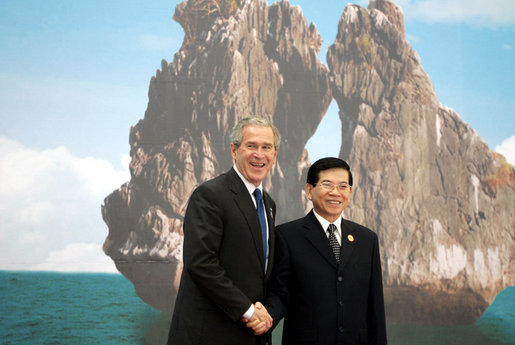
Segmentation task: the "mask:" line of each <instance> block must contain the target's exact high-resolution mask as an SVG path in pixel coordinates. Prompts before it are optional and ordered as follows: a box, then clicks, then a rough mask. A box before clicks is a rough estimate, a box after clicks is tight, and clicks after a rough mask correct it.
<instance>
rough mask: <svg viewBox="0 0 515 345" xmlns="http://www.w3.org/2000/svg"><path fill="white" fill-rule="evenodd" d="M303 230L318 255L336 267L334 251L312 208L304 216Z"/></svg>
mask: <svg viewBox="0 0 515 345" xmlns="http://www.w3.org/2000/svg"><path fill="white" fill-rule="evenodd" d="M303 231H304V235H305V236H306V238H307V239H308V241H309V242H311V244H312V245H313V246H314V247H315V248H316V250H317V251H318V252H319V253H320V255H322V256H323V257H324V258H325V259H326V260H327V261H328V262H329V263H330V264H331V265H332V266H334V267H335V268H337V267H338V262H337V261H336V258H335V257H334V253H333V251H332V249H331V246H330V245H329V241H328V240H327V236H326V234H325V231H324V229H322V226H321V225H320V223H319V221H318V219H316V217H315V214H314V213H313V210H311V212H309V213H308V214H307V215H306V217H304V226H303Z"/></svg>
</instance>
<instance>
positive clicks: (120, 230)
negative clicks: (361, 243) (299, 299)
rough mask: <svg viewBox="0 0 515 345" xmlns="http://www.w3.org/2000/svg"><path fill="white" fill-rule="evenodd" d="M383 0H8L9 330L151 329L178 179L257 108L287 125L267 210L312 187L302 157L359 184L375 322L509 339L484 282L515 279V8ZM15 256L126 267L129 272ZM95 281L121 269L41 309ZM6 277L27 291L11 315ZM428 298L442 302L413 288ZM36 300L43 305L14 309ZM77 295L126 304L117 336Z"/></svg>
mask: <svg viewBox="0 0 515 345" xmlns="http://www.w3.org/2000/svg"><path fill="white" fill-rule="evenodd" d="M210 3H217V4H218V5H220V4H221V5H224V6H225V7H223V6H222V7H219V9H218V10H217V9H216V6H214V7H209V5H210ZM378 3H379V5H378ZM380 3H381V2H375V3H373V4H371V8H370V9H366V6H367V3H358V5H361V6H363V7H358V6H349V7H345V4H344V3H341V2H339V1H327V2H324V6H320V5H319V4H318V5H317V4H316V3H315V2H309V1H291V2H290V3H289V4H288V3H284V2H283V3H279V4H272V3H269V4H268V5H271V7H270V8H268V6H267V4H266V2H263V1H254V2H247V1H242V2H238V1H233V2H230V1H222V2H216V1H204V2H199V4H201V5H202V6H198V7H195V6H194V3H193V2H192V3H190V4H183V5H181V6H182V7H179V8H178V9H177V10H175V7H176V5H177V4H178V2H153V3H152V4H150V5H149V4H145V3H143V2H141V3H140V2H137V1H131V2H128V3H125V2H120V3H117V2H109V4H104V3H101V2H98V3H95V2H93V3H91V2H88V3H84V4H81V3H75V4H69V3H67V2H60V1H53V2H47V3H45V4H44V5H43V4H36V3H32V2H30V1H27V2H14V1H7V2H3V3H2V5H0V6H1V7H2V8H1V9H2V11H0V12H1V13H2V14H0V16H1V17H0V18H1V22H0V30H1V33H2V34H1V35H0V36H1V38H0V42H1V46H2V53H1V55H0V56H2V61H3V63H2V64H1V67H0V68H1V70H0V73H1V74H2V78H1V81H0V87H1V88H2V96H0V97H2V102H0V114H1V115H0V116H2V117H3V121H2V123H3V125H2V127H1V129H0V130H1V132H0V150H2V153H3V155H2V157H3V158H4V159H3V161H2V164H1V165H0V175H1V177H2V180H3V181H4V183H3V184H2V187H1V188H0V193H1V196H2V197H1V198H0V200H1V201H0V202H1V207H0V212H1V217H0V222H1V223H0V224H1V226H0V236H2V239H3V241H2V248H1V253H0V269H3V270H5V271H6V272H3V273H5V275H4V276H3V277H2V279H3V280H4V281H5V282H6V284H3V285H2V286H8V287H9V289H5V290H3V291H2V295H1V298H2V305H3V306H7V308H2V309H3V310H4V314H3V315H2V319H5V320H9V323H5V325H9V327H7V326H2V333H4V335H5V337H4V338H5V339H12V340H8V341H12V343H20V342H22V341H29V339H31V336H30V334H31V332H32V336H33V337H34V336H38V337H42V339H46V338H45V337H43V336H50V335H49V334H48V330H47V329H48V327H45V326H48V325H47V324H46V323H45V322H47V321H45V320H48V319H49V318H52V319H53V318H57V319H64V320H65V321H63V322H64V326H62V325H61V326H59V325H53V326H52V327H53V328H57V329H59V330H60V332H57V333H58V334H57V336H58V337H61V338H62V339H66V337H67V336H68V335H69V333H75V332H73V331H69V330H68V331H67V329H72V330H73V329H76V328H77V329H82V328H83V327H85V325H87V326H86V329H88V330H89V332H90V333H86V334H87V336H86V337H85V338H86V339H87V338H89V339H91V337H94V336H99V337H100V336H101V337H102V338H103V339H106V338H105V337H109V336H111V338H109V339H111V340H110V342H111V343H118V342H120V343H123V341H120V339H123V337H129V336H130V338H126V339H125V342H127V341H134V343H140V342H141V341H143V340H142V339H146V340H145V341H146V342H147V343H160V342H161V341H162V335H163V334H164V333H163V329H166V327H167V315H169V314H168V313H169V312H170V310H171V308H172V306H173V298H174V290H175V289H176V286H177V283H178V282H177V280H176V279H175V281H174V277H175V278H176V277H177V271H178V270H180V244H181V236H180V225H181V223H180V217H181V210H183V207H184V205H185V202H186V201H187V195H188V192H189V191H191V188H193V187H194V185H195V184H196V183H200V182H201V181H202V180H204V179H206V178H208V177H210V176H213V175H214V174H216V173H219V172H221V171H223V170H225V169H227V167H228V166H230V160H229V158H230V157H229V153H228V150H227V144H228V142H227V141H226V140H225V139H226V137H225V134H226V133H227V130H228V129H229V128H230V127H231V125H232V123H234V121H235V119H236V118H238V117H241V116H243V115H245V114H246V113H248V112H254V113H256V112H257V113H260V114H262V115H263V116H268V117H271V118H273V119H274V122H276V124H277V125H278V126H279V128H280V130H281V132H282V133H283V137H284V138H285V140H286V141H285V142H283V143H282V147H281V151H280V152H281V156H280V157H279V158H280V159H279V163H278V166H277V168H276V169H275V171H274V174H273V176H272V178H271V179H270V181H269V188H270V189H271V190H272V192H273V193H274V198H275V199H276V200H278V201H279V205H283V207H284V208H285V209H287V211H285V212H283V213H282V214H281V216H280V217H281V221H284V220H287V219H289V218H293V217H294V216H298V215H299V214H301V213H302V212H303V211H304V209H305V208H306V207H308V206H309V205H306V204H305V203H304V200H303V197H302V194H301V192H300V188H298V187H299V186H300V187H301V186H302V185H303V183H302V179H303V175H302V174H303V172H304V171H305V168H306V166H307V165H309V162H310V161H314V160H316V159H317V158H320V157H323V156H327V155H334V156H338V155H339V156H341V157H342V158H344V159H346V160H349V161H350V163H351V167H352V168H353V170H354V171H355V173H356V175H357V177H358V179H357V183H358V185H357V191H358V193H356V195H355V196H354V199H353V204H352V205H353V207H351V208H350V210H349V214H348V216H349V217H350V218H352V219H355V220H357V221H360V222H362V223H366V224H368V225H369V226H370V227H371V228H373V229H376V231H377V232H378V235H379V236H380V238H381V243H382V257H383V267H385V268H386V270H385V283H386V287H387V296H388V298H389V303H390V304H389V310H390V312H389V323H390V326H389V327H390V328H389V330H390V337H391V339H390V340H391V341H392V342H394V343H395V341H397V343H403V341H406V342H409V343H414V342H415V341H414V340H413V339H418V340H416V341H418V342H419V343H423V341H424V340H423V339H432V340H433V342H432V343H436V342H438V341H441V342H442V343H443V340H442V339H452V337H453V336H455V335H454V334H455V333H459V334H460V335H459V337H458V339H461V340H463V341H464V342H463V343H467V344H469V343H471V341H475V340H477V339H479V340H477V341H481V342H480V343H485V341H489V342H491V343H497V342H500V343H502V342H503V341H505V340H506V339H509V336H510V335H513V332H514V331H513V326H512V325H513V322H511V323H510V319H509V317H510V316H509V315H511V316H513V315H512V314H509V312H507V310H510V309H506V310H504V311H503V310H502V308H501V311H499V310H497V309H495V308H494V309H487V308H488V306H490V305H492V306H493V305H495V303H494V304H492V302H494V301H495V300H494V298H495V297H496V296H498V297H499V298H501V299H502V298H506V299H507V300H508V301H510V300H513V298H512V297H511V298H510V297H509V296H513V292H511V295H509V293H510V289H513V288H510V287H509V286H511V285H513V279H514V278H513V270H512V269H511V268H510V267H513V262H512V261H513V258H512V256H511V254H509V253H511V252H513V250H512V249H513V232H514V226H513V225H514V221H513V217H514V214H513V208H512V205H513V162H514V158H513V155H514V149H513V145H514V137H515V136H514V132H515V131H514V124H513V122H514V117H513V114H512V113H513V100H514V99H515V98H514V97H513V96H514V94H513V93H514V90H513V87H511V85H513V78H514V77H513V76H514V75H515V74H514V73H510V72H512V70H513V67H512V66H511V64H509V62H511V61H512V60H513V49H512V47H513V44H514V42H513V37H515V36H514V35H513V18H515V16H514V15H513V14H514V7H513V5H511V4H504V3H502V4H501V3H500V4H498V5H496V6H494V5H492V6H488V7H483V6H480V7H475V6H476V5H473V4H468V3H460V2H452V1H447V2H441V3H440V2H438V1H412V2H410V1H402V2H401V1H399V2H397V4H398V5H400V6H401V7H402V9H403V10H402V11H401V10H400V9H398V8H396V7H395V6H393V7H391V8H390V7H389V8H386V7H381V5H380ZM295 5H300V8H299V7H294V6H295ZM206 6H207V7H206ZM374 6H375V7H374ZM374 8H375V10H373V9H374ZM206 9H207V10H206ZM212 9H215V11H211V10H212ZM216 11H218V12H216ZM174 13H175V20H176V21H177V22H180V23H181V25H182V27H183V28H184V29H181V27H180V26H179V25H178V24H177V23H176V22H173V21H172V20H171V17H172V15H173V14H174ZM213 13H214V14H213ZM265 13H266V15H265ZM310 22H313V23H314V24H315V25H314V26H313V25H310ZM215 29H216V30H215ZM224 35H225V36H224ZM253 38H254V40H253ZM231 40H232V41H231ZM292 41H293V42H292ZM235 42H236V43H238V44H236V43H235ZM162 59H164V61H162ZM156 70H157V71H156ZM244 75H245V76H250V77H249V78H248V79H245V78H243V76H244ZM151 78H152V79H151ZM300 101H304V102H305V103H302V102H300ZM129 133H130V135H129ZM328 138H331V140H328ZM127 144H129V145H127ZM304 148H305V149H306V150H305V151H304ZM493 151H497V152H499V153H501V154H502V155H503V156H504V157H505V158H506V159H507V161H508V163H507V162H506V161H505V160H504V157H502V156H499V155H495V154H494V153H493ZM129 162H130V174H129V169H128V166H129ZM510 163H511V165H510ZM171 166H173V168H172V167H171ZM190 168H193V173H192V174H191V176H188V175H187V174H186V173H185V172H186V171H190V170H191V169H190ZM420 168H422V169H420ZM392 171H394V172H396V173H392ZM127 181H131V183H130V184H124V183H125V182H127ZM122 184H124V185H123V186H122V187H121V188H120V189H118V190H117V191H115V192H114V193H113V194H111V192H112V191H113V190H115V189H117V188H118V187H119V186H120V185H122ZM163 187H165V188H163ZM421 190H422V191H421ZM286 191H288V192H286ZM424 191H426V192H424ZM288 193H293V194H291V195H290V194H288ZM107 195H110V197H108V198H107V199H105V200H104V201H103V199H104V197H106V196H107ZM128 195H132V196H134V197H133V198H132V200H133V201H132V203H128V202H127V200H128V197H127V196H128ZM291 200H293V202H289V201H291ZM456 200H457V201H456ZM371 202H373V205H374V207H373V208H370V207H369V206H368V205H370V204H371ZM100 204H102V216H103V218H104V219H103V220H102V217H101V216H100V212H99V206H100ZM395 205H396V206H395ZM394 206H395V207H394ZM444 210H445V212H444ZM499 214H500V215H502V216H501V217H499ZM103 221H105V223H104V222H103ZM105 224H107V225H108V227H106V225H105ZM108 233H109V235H108ZM156 234H157V235H156ZM106 236H107V239H106ZM406 241H407V242H406ZM396 245H397V246H398V247H396ZM399 247H400V248H399ZM102 248H103V250H102ZM403 249H408V250H409V251H408V252H406V251H403ZM510 250H511V251H510ZM104 252H106V253H107V254H109V255H110V257H111V258H109V257H107V256H106V255H105V254H104ZM112 259H114V262H116V264H117V267H115V265H114V263H113V260H112ZM134 263H136V264H134ZM13 271H38V272H41V271H51V272H110V273H116V272H118V271H121V272H122V273H123V274H124V276H125V277H127V278H128V279H129V280H130V282H129V280H127V279H125V278H124V277H121V276H119V275H118V274H116V275H114V277H115V278H113V279H118V280H116V284H118V285H115V284H114V283H113V282H110V281H109V280H96V279H97V278H98V277H97V276H96V275H94V276H95V277H94V278H93V277H92V276H91V275H78V276H77V275H59V274H57V275H56V274H55V273H53V274H50V273H47V274H43V273H40V274H36V275H33V276H30V275H29V276H27V274H28V273H26V274H23V275H20V274H19V273H17V274H15V273H13ZM100 276H101V278H106V277H111V276H110V275H108V276H104V275H100ZM71 278H73V279H71ZM74 279H75V280H74ZM106 279H108V278H106ZM92 280H95V281H97V282H100V283H98V284H96V285H93V286H96V287H98V286H103V285H109V286H117V287H118V288H117V289H115V290H114V291H112V292H110V294H109V296H105V298H99V301H98V303H99V304H98V305H94V306H91V305H89V304H88V303H90V301H89V295H88V294H86V293H84V292H83V293H80V294H79V295H78V296H76V295H73V294H72V295H71V296H70V299H69V300H71V301H73V303H74V304H73V308H71V310H69V311H66V312H63V309H62V308H57V310H54V311H52V312H50V313H49V314H48V311H49V310H51V309H52V308H49V305H54V306H55V305H59V303H63V300H66V301H67V305H69V303H70V302H69V300H67V299H64V298H63V299H60V298H57V299H56V301H55V302H49V301H53V300H49V299H48V297H47V295H44V294H43V291H46V290H45V289H47V290H48V294H49V295H50V296H54V297H55V296H60V297H62V296H64V294H63V293H62V290H61V289H65V287H66V291H75V292H77V291H81V290H80V288H77V286H79V287H80V286H84V285H85V284H83V283H81V281H82V282H84V281H88V282H90V281H92ZM34 282H38V284H34ZM126 283H127V284H128V285H124V284H126ZM131 283H132V284H134V285H132V284H131ZM77 284H78V285H77ZM34 286H38V287H39V288H38V289H35V290H34V291H32V290H30V288H29V287H31V288H34ZM506 288H507V289H506ZM100 290H101V291H102V292H103V293H105V290H106V289H100ZM471 290H472V293H470V291H471ZM122 291H123V292H122ZM127 291H128V293H129V295H130V296H127V295H126V292H127ZM501 291H502V292H501ZM117 292H118V294H117ZM499 292H501V293H500V294H498V293H499ZM507 294H508V295H507ZM27 296H31V298H33V299H34V301H33V303H29V302H28V299H27ZM121 296H124V297H125V298H121ZM506 296H508V297H506ZM20 297H22V301H24V302H26V303H27V304H28V305H27V306H26V308H27V310H28V312H27V314H23V313H22V314H21V315H16V317H13V316H12V314H13V313H12V311H14V310H19V309H21V307H20V306H21V301H19V300H17V298H18V299H19V298H20ZM406 297H408V298H406ZM113 299H114V300H116V301H117V303H114V304H115V305H116V306H118V308H120V305H122V304H124V302H125V301H129V300H130V301H134V304H130V305H131V306H132V308H133V309H130V308H129V310H126V309H125V310H124V311H122V310H120V309H118V313H117V311H116V310H117V309H116V308H115V307H113V306H112V303H107V301H111V302H112V300H113ZM417 299H418V300H420V299H422V300H427V301H430V302H431V303H430V305H428V304H427V303H424V302H417ZM405 300H408V301H409V303H404V304H403V302H402V301H405ZM442 300H443V301H445V302H446V304H448V303H451V305H452V306H458V307H459V309H457V310H454V311H453V310H446V309H445V308H443V307H442V304H438V303H436V305H437V306H439V308H436V309H437V310H430V309H428V308H429V307H430V306H431V305H433V302H434V301H442ZM143 301H144V302H143ZM43 302H45V303H43ZM102 303H107V306H106V305H104V304H102ZM125 304H127V303H125ZM502 304H504V305H505V304H506V303H505V302H503V303H502ZM150 305H151V306H153V307H150ZM34 306H37V307H38V308H41V309H44V310H46V311H47V314H43V315H46V316H40V317H38V318H36V320H34V316H26V315H29V314H30V312H29V311H30V310H31V308H33V307H34ZM109 306H111V309H109ZM414 306H415V307H414ZM468 306H472V308H468ZM505 306H506V305H505ZM81 308H87V309H89V310H91V309H93V310H98V309H102V310H111V313H112V319H113V320H116V319H118V318H117V317H116V316H117V315H118V314H124V315H126V314H127V313H129V314H130V313H131V310H133V311H134V312H135V317H134V318H133V319H131V320H125V322H126V324H125V325H126V328H122V329H127V332H125V333H124V334H119V335H118V336H116V335H115V336H114V337H113V334H112V332H109V329H113V328H117V329H120V327H119V325H118V326H117V325H110V326H109V327H107V326H106V325H102V324H96V323H94V322H93V323H90V322H85V320H84V318H81V317H79V318H78V319H77V320H76V322H75V323H72V321H71V320H70V319H69V318H63V316H62V314H63V313H66V315H70V314H73V312H74V311H75V312H76V311H77V310H81ZM460 308H461V309H460ZM396 309H397V312H395V311H396ZM157 310H162V313H160V312H158V311H157ZM399 310H400V311H401V312H399ZM492 310H494V311H495V313H494V315H493V316H492V315H491V313H492ZM488 312H490V314H488ZM24 315H25V316H24ZM402 315H404V318H403V317H402ZM449 315H451V316H449ZM459 315H462V316H463V318H459ZM481 315H486V316H488V315H490V318H487V319H484V318H483V319H480V317H481ZM56 316H57V317H56ZM137 316H141V318H139V317H137ZM442 316H448V317H447V318H445V317H444V318H443V320H444V321H443V324H442V323H440V324H438V323H437V322H434V321H435V320H438V319H440V320H442ZM93 319H94V317H93ZM149 319H150V320H152V322H148V320H149ZM409 320H415V321H416V322H415V323H416V324H417V326H406V323H410V322H407V321H409ZM478 320H482V321H481V322H480V321H478ZM485 320H486V321H485ZM492 320H495V322H494V323H493V325H494V329H495V332H493V333H492V332H490V333H488V331H484V327H483V328H481V327H479V326H481V323H483V324H484V323H485V322H487V323H488V326H489V327H487V328H488V329H492V323H491V322H492ZM511 320H513V319H511ZM66 322H68V324H67V323H66ZM11 323H12V325H13V326H12V327H11ZM462 323H467V324H475V325H476V326H477V327H475V328H460V327H459V326H456V325H459V324H462ZM70 325H73V326H72V327H70ZM142 325H143V326H142ZM428 325H431V326H428ZM450 325H453V327H451V331H448V328H443V329H444V330H447V331H442V328H441V327H448V326H450ZM510 325H511V326H510ZM133 326H134V327H133ZM417 327H433V328H422V329H420V328H417ZM435 327H436V328H435ZM438 327H440V328H438ZM478 327H479V328H478ZM106 328H107V329H106ZM135 329H137V330H138V332H136V333H137V334H134V333H135V331H134V330H135ZM84 332H85V331H82V332H79V333H81V334H82V333H84ZM22 334H24V335H22ZM27 334H29V335H27ZM34 334H35V335H34ZM417 334H418V335H421V337H420V338H417ZM54 336H55V334H54ZM439 337H440V338H439ZM442 337H443V338H442ZM24 339H25V340H24ZM129 339H130V340H129ZM434 339H437V340H436V341H434ZM474 339H475V340H474ZM75 340H77V339H75ZM42 342H45V341H42ZM48 342H51V341H50V340H48ZM79 342H80V343H82V342H83V341H79ZM452 343H456V341H452Z"/></svg>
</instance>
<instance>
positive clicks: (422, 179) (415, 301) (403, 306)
mask: <svg viewBox="0 0 515 345" xmlns="http://www.w3.org/2000/svg"><path fill="white" fill-rule="evenodd" d="M327 61H328V64H329V68H330V70H331V73H332V76H333V79H332V80H334V82H333V83H332V88H333V96H334V98H335V99H336V101H337V102H338V105H339V108H340V118H341V121H342V147H341V151H340V156H341V157H342V158H343V159H345V160H348V161H349V163H350V166H351V167H352V169H353V171H354V173H355V178H356V184H357V186H356V188H355V191H354V197H353V200H352V203H351V205H350V207H349V209H348V210H347V211H346V214H347V216H348V217H349V218H351V219H353V220H355V221H357V222H360V223H363V224H366V225H367V226H369V227H370V228H372V229H375V230H376V231H377V233H378V235H379V237H380V243H381V248H382V258H383V270H384V282H385V285H386V298H387V304H388V305H387V312H388V314H389V315H388V316H389V320H390V321H403V322H408V321H423V320H432V322H434V323H442V324H449V323H470V322H473V321H475V320H476V319H477V318H478V317H479V316H480V315H481V314H482V312H483V311H484V310H485V309H486V307H487V306H488V305H489V304H490V303H491V302H492V301H493V298H494V297H495V295H496V294H497V293H498V292H499V291H500V290H501V289H503V288H504V287H506V286H510V285H513V284H514V283H515V276H514V272H513V267H514V260H513V253H514V249H515V246H514V241H513V239H514V235H515V215H514V212H513V210H514V209H513V205H514V204H515V194H514V187H515V176H514V172H513V167H511V166H509V164H507V163H506V162H505V161H504V159H503V158H502V157H500V156H499V155H496V154H494V153H492V152H491V151H490V150H489V148H488V147H487V145H486V144H485V143H484V142H483V141H482V140H481V138H479V136H478V135H477V133H476V132H475V131H474V130H473V129H472V128H471V127H470V126H469V125H467V124H466V123H464V122H463V120H462V119H461V118H460V117H459V115H458V114H456V113H455V112H454V111H453V110H452V109H449V108H447V107H444V106H442V105H440V104H439V102H438V99H437V97H436V95H435V92H434V89H433V86H432V85H431V81H430V79H429V77H428V76H427V75H426V74H425V72H424V70H423V68H422V66H421V63H420V59H419V57H418V55H417V53H416V52H415V51H414V50H413V49H412V48H411V46H410V45H409V43H408V42H407V41H406V40H405V37H404V24H403V18H402V10H401V9H400V8H399V7H397V6H396V5H395V4H393V3H391V2H389V1H380V0H377V1H372V2H371V3H370V5H369V9H365V8H361V7H359V6H355V5H348V6H347V7H346V8H345V11H344V13H343V15H342V17H341V19H340V23H339V27H338V35H337V38H336V41H335V42H334V44H333V45H332V46H331V47H330V48H329V52H328V58H327Z"/></svg>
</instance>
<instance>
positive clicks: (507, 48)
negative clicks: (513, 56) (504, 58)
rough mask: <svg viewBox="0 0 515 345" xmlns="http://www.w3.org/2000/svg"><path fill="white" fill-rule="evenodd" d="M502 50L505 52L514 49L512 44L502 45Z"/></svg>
mask: <svg viewBox="0 0 515 345" xmlns="http://www.w3.org/2000/svg"><path fill="white" fill-rule="evenodd" d="M502 49H504V50H512V49H513V48H512V46H511V45H510V44H507V43H505V44H503V45H502Z"/></svg>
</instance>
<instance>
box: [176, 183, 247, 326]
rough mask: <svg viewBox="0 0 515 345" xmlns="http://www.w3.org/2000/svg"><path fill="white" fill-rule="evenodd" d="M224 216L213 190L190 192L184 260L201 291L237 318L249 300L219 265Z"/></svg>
mask: <svg viewBox="0 0 515 345" xmlns="http://www.w3.org/2000/svg"><path fill="white" fill-rule="evenodd" d="M218 198H220V196H218ZM223 217H224V215H223V210H221V209H220V206H219V204H218V203H217V202H216V196H215V195H214V193H213V192H212V191H210V190H209V189H207V188H201V187H200V188H197V189H196V190H195V192H193V194H192V196H191V198H190V201H189V204H188V208H187V210H186V215H185V218H184V252H183V260H184V264H185V267H186V269H187V271H188V273H189V275H190V276H191V279H192V280H193V281H194V282H195V284H196V285H197V287H198V288H199V289H200V290H201V291H202V293H203V294H204V295H205V296H207V297H208V298H209V299H210V300H211V301H212V302H213V303H214V304H215V305H216V306H218V307H219V308H220V309H222V310H223V311H224V312H225V313H226V314H227V315H228V316H229V318H231V319H232V320H234V321H237V320H239V319H240V317H241V316H242V315H243V314H244V313H245V312H246V311H247V309H248V308H249V307H250V305H251V304H252V301H251V300H250V299H249V298H248V297H247V296H245V294H244V293H243V292H242V291H241V290H240V289H239V288H238V287H237V286H235V285H234V283H233V281H232V280H231V279H229V278H228V277H227V276H226V274H225V270H224V269H223V267H222V266H221V265H220V261H219V249H220V244H221V241H222V237H223V226H224V220H223ZM242 260H244V258H242Z"/></svg>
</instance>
